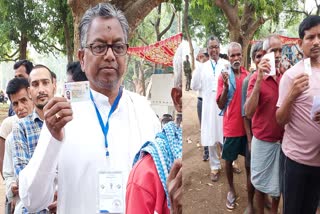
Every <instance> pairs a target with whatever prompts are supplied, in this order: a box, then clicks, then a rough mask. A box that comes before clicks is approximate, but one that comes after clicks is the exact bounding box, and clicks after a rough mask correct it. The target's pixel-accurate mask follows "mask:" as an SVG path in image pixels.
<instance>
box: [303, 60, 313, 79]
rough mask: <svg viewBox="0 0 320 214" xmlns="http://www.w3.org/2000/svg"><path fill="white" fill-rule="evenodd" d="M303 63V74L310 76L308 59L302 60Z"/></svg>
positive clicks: (310, 70)
mask: <svg viewBox="0 0 320 214" xmlns="http://www.w3.org/2000/svg"><path fill="white" fill-rule="evenodd" d="M303 63H304V69H305V73H306V74H308V75H309V76H311V75H312V69H311V61H310V58H306V59H304V60H303Z"/></svg>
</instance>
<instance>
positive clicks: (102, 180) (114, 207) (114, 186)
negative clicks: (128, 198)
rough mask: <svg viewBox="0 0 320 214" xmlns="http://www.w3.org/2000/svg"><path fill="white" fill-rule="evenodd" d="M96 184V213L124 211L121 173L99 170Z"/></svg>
mask: <svg viewBox="0 0 320 214" xmlns="http://www.w3.org/2000/svg"><path fill="white" fill-rule="evenodd" d="M98 185H99V186H98V213H124V206H125V202H124V186H123V185H124V184H123V173H122V172H121V171H101V172H99V173H98Z"/></svg>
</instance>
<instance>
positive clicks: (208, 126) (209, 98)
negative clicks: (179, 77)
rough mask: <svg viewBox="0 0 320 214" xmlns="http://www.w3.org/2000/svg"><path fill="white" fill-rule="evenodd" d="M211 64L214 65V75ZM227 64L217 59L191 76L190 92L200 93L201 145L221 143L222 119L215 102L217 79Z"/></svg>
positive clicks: (203, 65)
mask: <svg viewBox="0 0 320 214" xmlns="http://www.w3.org/2000/svg"><path fill="white" fill-rule="evenodd" d="M211 62H212V63H213V65H215V73H214V71H213V68H212V65H211ZM225 64H229V62H228V61H227V60H225V59H222V58H219V60H218V63H217V64H215V62H214V61H213V60H208V61H207V62H205V63H203V64H202V66H201V67H199V69H196V70H195V71H194V74H193V77H192V78H193V81H192V86H193V87H192V90H201V91H202V115H201V117H202V121H201V144H202V146H213V145H214V144H215V143H216V142H221V143H222V142H223V131H222V117H221V116H219V113H220V109H219V108H218V105H217V102H216V94H217V87H218V78H219V75H220V73H221V71H222V69H223V68H224V65H225Z"/></svg>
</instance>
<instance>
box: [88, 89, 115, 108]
mask: <svg viewBox="0 0 320 214" xmlns="http://www.w3.org/2000/svg"><path fill="white" fill-rule="evenodd" d="M90 90H91V92H92V96H93V100H94V102H95V104H96V105H97V107H99V108H100V107H101V106H109V107H111V105H110V103H109V97H107V96H106V95H104V94H101V93H99V92H97V91H95V90H93V89H92V88H90Z"/></svg>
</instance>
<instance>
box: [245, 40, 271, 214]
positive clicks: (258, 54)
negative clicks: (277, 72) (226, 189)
mask: <svg viewBox="0 0 320 214" xmlns="http://www.w3.org/2000/svg"><path fill="white" fill-rule="evenodd" d="M262 45H263V42H262V41H259V42H257V43H256V44H255V45H254V46H253V48H252V50H251V59H252V61H253V62H254V64H255V66H256V67H258V64H259V63H260V61H261V59H262V57H263V55H264V54H265V51H264V50H263V49H262ZM254 72H255V70H254V71H253V72H252V73H250V74H249V75H248V76H247V77H246V78H245V79H244V80H243V83H242V97H241V115H242V118H243V125H244V129H245V130H246V135H247V141H248V144H247V147H246V158H245V167H246V170H247V172H248V173H247V176H248V177H247V192H248V206H247V213H248V214H250V213H253V197H254V187H253V185H252V183H251V178H250V161H251V140H252V129H251V119H249V118H247V117H246V115H245V111H244V104H245V102H246V98H247V89H248V83H249V80H250V77H251V75H252V74H253V73H254Z"/></svg>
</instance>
